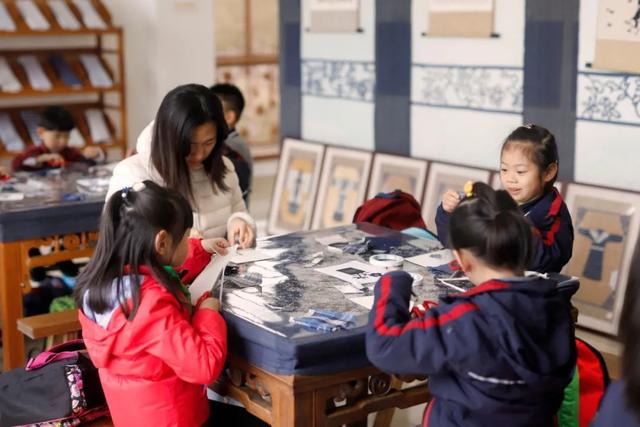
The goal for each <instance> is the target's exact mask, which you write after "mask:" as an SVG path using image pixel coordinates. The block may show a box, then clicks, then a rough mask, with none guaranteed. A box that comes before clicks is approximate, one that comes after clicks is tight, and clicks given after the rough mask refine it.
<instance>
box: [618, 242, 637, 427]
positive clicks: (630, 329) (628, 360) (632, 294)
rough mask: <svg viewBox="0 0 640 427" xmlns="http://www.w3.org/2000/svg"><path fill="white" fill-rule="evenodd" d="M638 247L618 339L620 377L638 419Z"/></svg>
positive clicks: (632, 261) (634, 256)
mask: <svg viewBox="0 0 640 427" xmlns="http://www.w3.org/2000/svg"><path fill="white" fill-rule="evenodd" d="M638 336H640V246H636V249H635V253H634V255H633V258H632V260H631V267H630V270H629V280H628V282H627V291H626V293H625V296H624V306H623V308H622V315H621V316H620V338H621V339H622V343H623V344H624V350H623V353H622V377H623V378H624V379H625V381H626V383H625V390H624V394H625V397H626V401H627V404H628V405H629V406H630V407H631V409H633V411H634V413H635V414H636V417H637V418H638V419H640V340H639V339H638Z"/></svg>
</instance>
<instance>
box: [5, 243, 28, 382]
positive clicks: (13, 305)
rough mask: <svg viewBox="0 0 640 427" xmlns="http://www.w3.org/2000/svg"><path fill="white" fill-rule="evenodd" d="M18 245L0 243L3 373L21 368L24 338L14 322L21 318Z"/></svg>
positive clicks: (21, 262)
mask: <svg viewBox="0 0 640 427" xmlns="http://www.w3.org/2000/svg"><path fill="white" fill-rule="evenodd" d="M23 262H24V261H23V260H22V258H21V256H20V243H19V242H11V243H0V315H1V316H2V355H3V357H4V360H3V370H4V371H8V370H10V369H14V368H18V367H20V366H22V365H24V337H23V336H22V334H21V333H20V332H18V328H17V325H16V322H17V321H18V319H20V318H21V317H22V286H21V283H20V282H21V280H22V265H23Z"/></svg>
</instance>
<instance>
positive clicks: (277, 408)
mask: <svg viewBox="0 0 640 427" xmlns="http://www.w3.org/2000/svg"><path fill="white" fill-rule="evenodd" d="M227 378H228V379H227V381H224V382H223V383H222V384H219V386H218V387H216V389H217V390H218V391H220V392H222V393H224V394H227V395H229V396H231V397H233V398H234V399H236V400H238V401H240V402H242V404H243V405H245V407H246V408H247V410H248V411H249V412H250V413H252V414H253V415H255V416H257V417H258V418H260V419H262V420H263V421H265V422H266V423H269V424H271V425H272V426H278V427H302V426H304V427H319V426H327V427H329V426H331V427H338V426H342V425H344V424H346V425H349V426H365V427H366V425H367V421H366V420H367V415H368V414H370V413H373V412H378V411H384V410H386V409H391V408H400V409H404V408H408V407H411V406H415V405H419V404H421V403H425V402H427V401H428V400H429V398H430V397H431V395H430V394H429V391H428V389H427V383H426V381H425V380H424V378H422V381H420V382H418V383H414V382H412V383H411V384H410V385H409V386H408V387H406V388H403V387H402V385H403V381H402V380H401V379H399V378H397V377H392V376H390V375H387V374H384V373H382V372H380V371H379V370H377V369H376V368H374V367H366V368H360V369H355V370H350V371H347V372H342V373H338V374H330V375H275V374H272V373H269V372H267V371H265V370H263V369H260V368H258V367H255V366H253V365H251V364H249V363H247V362H246V361H244V360H243V359H241V358H239V357H235V356H233V355H232V356H231V357H230V365H229V369H228V370H227ZM403 379H406V380H413V378H411V379H407V378H403Z"/></svg>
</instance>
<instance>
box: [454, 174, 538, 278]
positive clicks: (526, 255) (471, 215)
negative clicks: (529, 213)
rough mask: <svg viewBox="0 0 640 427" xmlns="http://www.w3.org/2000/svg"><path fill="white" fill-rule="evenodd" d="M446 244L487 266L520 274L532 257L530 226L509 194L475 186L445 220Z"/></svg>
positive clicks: (480, 183)
mask: <svg viewBox="0 0 640 427" xmlns="http://www.w3.org/2000/svg"><path fill="white" fill-rule="evenodd" d="M449 242H450V244H451V247H452V248H453V249H456V250H459V249H466V250H469V251H471V253H473V254H474V255H475V256H477V257H479V258H480V259H482V260H483V261H484V262H486V263H487V264H488V265H490V266H492V267H498V268H508V269H511V270H513V271H514V272H516V273H517V274H522V273H524V271H525V268H526V267H527V266H528V265H529V263H530V260H531V257H532V255H533V235H532V231H531V225H530V224H529V222H528V221H527V220H526V219H525V217H524V216H523V215H522V212H521V210H520V208H519V207H518V205H517V204H516V202H515V201H514V200H513V199H512V198H511V196H510V195H509V193H507V192H506V191H504V190H497V191H496V190H494V189H493V188H491V187H490V186H489V185H487V184H485V183H482V182H476V183H474V184H473V195H472V196H470V197H467V198H465V199H463V200H462V201H461V202H460V204H459V205H458V206H457V207H456V209H455V210H454V211H453V212H452V213H451V217H450V219H449Z"/></svg>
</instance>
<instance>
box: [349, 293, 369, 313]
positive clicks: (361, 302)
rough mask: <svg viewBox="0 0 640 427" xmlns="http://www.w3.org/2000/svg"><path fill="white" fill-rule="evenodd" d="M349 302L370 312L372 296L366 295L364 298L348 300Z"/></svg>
mask: <svg viewBox="0 0 640 427" xmlns="http://www.w3.org/2000/svg"><path fill="white" fill-rule="evenodd" d="M349 300H350V301H353V302H355V303H356V304H359V305H361V306H363V307H364V308H366V309H367V310H371V308H372V307H373V295H367V296H366V297H352V298H349Z"/></svg>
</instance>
